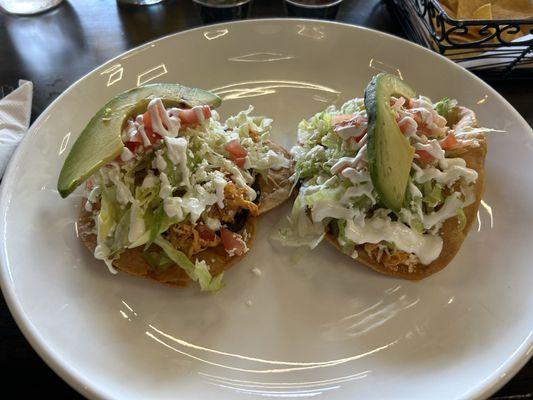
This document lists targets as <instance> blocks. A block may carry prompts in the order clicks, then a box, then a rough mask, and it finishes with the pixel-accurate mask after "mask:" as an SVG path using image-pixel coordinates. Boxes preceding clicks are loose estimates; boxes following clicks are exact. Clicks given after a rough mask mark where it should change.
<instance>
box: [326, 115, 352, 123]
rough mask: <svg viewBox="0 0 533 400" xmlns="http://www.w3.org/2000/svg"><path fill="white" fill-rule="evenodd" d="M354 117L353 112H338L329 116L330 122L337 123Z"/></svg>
mask: <svg viewBox="0 0 533 400" xmlns="http://www.w3.org/2000/svg"><path fill="white" fill-rule="evenodd" d="M354 117H355V114H339V115H334V116H333V117H331V124H332V125H337V124H341V123H343V122H346V121H349V120H351V119H353V118H354Z"/></svg>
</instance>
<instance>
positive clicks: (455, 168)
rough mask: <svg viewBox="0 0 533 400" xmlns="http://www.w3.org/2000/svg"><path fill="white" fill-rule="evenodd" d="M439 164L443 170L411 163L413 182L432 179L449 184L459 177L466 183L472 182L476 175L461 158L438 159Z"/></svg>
mask: <svg viewBox="0 0 533 400" xmlns="http://www.w3.org/2000/svg"><path fill="white" fill-rule="evenodd" d="M439 166H440V167H441V168H442V169H443V171H440V170H439V169H437V168H435V167H431V166H430V167H426V168H424V169H422V168H420V167H419V166H418V165H416V164H413V168H414V170H415V174H414V180H415V182H417V183H425V182H429V181H430V180H432V179H434V180H435V181H436V182H437V183H440V184H441V185H446V186H449V185H451V184H453V183H454V182H456V181H457V180H458V179H461V178H463V179H464V180H465V182H466V183H472V182H475V181H476V179H477V177H478V174H477V172H476V171H475V170H473V169H470V168H467V167H466V162H465V160H463V159H462V158H445V159H443V160H439Z"/></svg>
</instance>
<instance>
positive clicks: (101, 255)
mask: <svg viewBox="0 0 533 400" xmlns="http://www.w3.org/2000/svg"><path fill="white" fill-rule="evenodd" d="M110 253H111V251H110V250H109V247H107V246H106V245H105V244H103V243H102V244H98V245H97V246H96V248H95V249H94V258H96V259H97V260H102V261H104V262H105V265H107V269H109V272H111V273H112V274H113V275H116V274H118V271H117V270H116V269H115V267H113V264H112V261H111V260H110V259H108V258H107V257H108V256H109V254H110Z"/></svg>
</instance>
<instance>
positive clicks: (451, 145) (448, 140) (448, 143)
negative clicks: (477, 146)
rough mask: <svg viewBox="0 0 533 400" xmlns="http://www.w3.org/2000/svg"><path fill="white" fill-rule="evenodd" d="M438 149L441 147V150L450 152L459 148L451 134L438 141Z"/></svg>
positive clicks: (457, 142)
mask: <svg viewBox="0 0 533 400" xmlns="http://www.w3.org/2000/svg"><path fill="white" fill-rule="evenodd" d="M440 147H442V149H443V150H452V149H455V148H457V147H459V141H458V140H457V139H456V137H455V135H454V134H453V133H450V134H448V135H447V136H446V137H445V138H444V139H442V140H441V141H440Z"/></svg>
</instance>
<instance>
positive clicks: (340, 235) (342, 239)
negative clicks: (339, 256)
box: [330, 219, 355, 255]
mask: <svg viewBox="0 0 533 400" xmlns="http://www.w3.org/2000/svg"><path fill="white" fill-rule="evenodd" d="M330 226H332V227H333V233H334V235H335V236H336V237H337V242H338V243H339V246H341V250H342V252H343V253H344V254H349V255H352V254H353V252H354V250H355V244H354V243H353V242H352V241H351V240H349V239H348V238H346V234H345V231H346V220H345V219H336V220H334V221H332V222H331V224H330Z"/></svg>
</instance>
